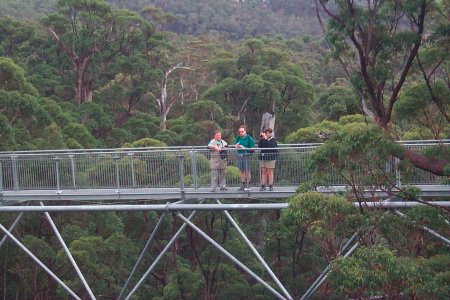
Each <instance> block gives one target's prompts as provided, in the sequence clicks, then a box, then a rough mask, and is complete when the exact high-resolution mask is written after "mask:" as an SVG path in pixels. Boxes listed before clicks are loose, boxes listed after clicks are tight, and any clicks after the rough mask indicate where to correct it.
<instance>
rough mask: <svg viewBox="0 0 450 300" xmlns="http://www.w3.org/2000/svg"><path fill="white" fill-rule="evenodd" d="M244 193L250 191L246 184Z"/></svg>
mask: <svg viewBox="0 0 450 300" xmlns="http://www.w3.org/2000/svg"><path fill="white" fill-rule="evenodd" d="M244 191H246V192H249V191H250V186H249V185H248V183H247V184H246V185H245V187H244Z"/></svg>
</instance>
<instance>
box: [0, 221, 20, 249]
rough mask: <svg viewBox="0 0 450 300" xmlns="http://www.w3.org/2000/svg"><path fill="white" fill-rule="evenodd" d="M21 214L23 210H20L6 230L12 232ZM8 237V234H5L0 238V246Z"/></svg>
mask: <svg viewBox="0 0 450 300" xmlns="http://www.w3.org/2000/svg"><path fill="white" fill-rule="evenodd" d="M22 216H23V212H21V213H20V214H19V215H18V216H17V217H16V219H15V220H14V222H13V223H12V224H11V226H10V227H9V229H8V231H9V232H12V231H13V230H14V228H15V227H16V225H17V224H18V223H19V221H20V219H21V218H22ZM7 238H8V236H7V235H6V234H5V236H4V237H3V238H2V240H1V241H0V248H1V247H2V246H3V244H4V243H5V241H6V239H7Z"/></svg>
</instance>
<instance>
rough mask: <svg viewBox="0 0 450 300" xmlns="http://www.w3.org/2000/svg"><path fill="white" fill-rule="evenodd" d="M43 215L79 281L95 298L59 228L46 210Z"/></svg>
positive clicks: (92, 297)
mask: <svg viewBox="0 0 450 300" xmlns="http://www.w3.org/2000/svg"><path fill="white" fill-rule="evenodd" d="M40 204H41V206H44V203H42V202H41V203H40ZM44 215H45V217H46V218H47V221H48V222H49V223H50V226H51V227H52V229H53V232H54V233H55V235H56V237H57V238H58V240H59V243H60V244H61V246H62V247H63V249H64V252H66V255H67V257H68V258H69V260H70V263H71V264H72V266H73V267H74V269H75V271H76V272H77V274H78V277H79V278H80V280H81V282H82V283H83V285H84V287H85V288H86V290H87V292H88V294H89V296H90V297H91V299H94V300H95V299H96V298H95V296H94V294H93V293H92V290H91V288H90V287H89V284H88V283H87V281H86V279H85V278H84V276H83V273H82V272H81V270H80V268H79V267H78V265H77V263H76V261H75V259H74V258H73V256H72V253H70V250H69V247H67V244H66V242H64V239H63V238H62V236H61V234H60V233H59V230H58V228H57V227H56V225H55V222H53V219H52V217H51V216H50V214H49V213H48V212H44Z"/></svg>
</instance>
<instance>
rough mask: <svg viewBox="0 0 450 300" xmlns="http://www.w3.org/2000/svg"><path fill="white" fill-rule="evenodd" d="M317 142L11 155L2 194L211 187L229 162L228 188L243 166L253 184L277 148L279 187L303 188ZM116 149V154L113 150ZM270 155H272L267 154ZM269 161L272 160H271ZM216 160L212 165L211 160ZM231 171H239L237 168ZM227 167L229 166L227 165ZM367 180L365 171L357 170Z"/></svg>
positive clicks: (2, 166) (391, 165)
mask: <svg viewBox="0 0 450 300" xmlns="http://www.w3.org/2000/svg"><path fill="white" fill-rule="evenodd" d="M432 145H433V144H425V143H421V144H418V143H417V144H413V143H412V144H406V147H411V148H416V147H421V148H426V147H430V146H432ZM445 145H450V143H445ZM318 146H319V145H317V144H302V145H282V146H280V147H279V148H263V149H260V148H247V149H243V150H244V151H246V150H254V151H252V152H253V154H252V153H248V154H249V155H248V156H247V157H245V159H246V160H248V162H245V163H242V161H240V160H242V159H243V157H240V156H239V155H238V153H239V150H241V149H238V148H234V147H230V148H228V150H229V152H228V154H227V155H226V157H220V156H219V155H218V154H215V152H212V151H211V150H209V149H207V148H206V146H201V148H194V147H189V148H179V147H178V148H169V149H168V148H142V149H133V148H131V149H110V150H111V151H107V152H102V151H101V150H100V151H99V150H95V151H93V152H73V151H69V152H64V151H48V152H24V153H23V152H11V153H8V154H1V155H0V192H1V191H2V190H3V191H11V190H14V191H22V190H24V191H25V190H45V189H49V190H64V189H70V190H78V189H110V188H114V189H124V188H125V189H128V188H130V189H133V188H149V187H150V188H172V189H173V188H175V189H180V190H183V189H184V187H193V188H195V189H197V188H199V187H207V186H209V185H210V177H211V169H210V168H211V165H212V164H213V159H219V158H220V159H225V158H226V164H225V162H222V163H221V165H226V168H227V170H228V173H229V174H228V175H227V176H228V177H229V178H228V179H227V184H228V185H230V186H237V185H239V184H240V180H239V173H238V168H239V167H241V168H242V166H243V165H247V166H248V167H247V168H249V169H250V171H251V174H252V178H253V181H252V184H253V185H258V183H259V175H260V174H259V167H260V159H263V158H264V157H263V156H261V155H260V153H261V152H260V150H269V152H270V150H275V149H276V150H277V152H278V154H277V155H276V156H274V157H275V158H276V160H277V162H276V169H275V176H276V184H277V185H279V186H291V187H292V186H298V185H299V184H301V183H302V182H305V181H308V180H311V179H312V176H313V174H312V173H311V172H310V170H309V169H308V164H309V162H310V161H311V158H312V157H311V155H312V154H313V153H314V149H315V148H317V147H318ZM113 150H115V151H113ZM267 154H270V153H267ZM266 157H267V156H266ZM210 160H211V161H210ZM381 163H382V164H385V166H382V168H384V169H385V170H386V172H387V173H389V174H390V175H389V176H390V177H391V178H395V182H393V184H395V185H396V186H401V185H402V184H419V185H435V184H438V185H442V184H444V185H448V182H447V181H446V179H445V178H443V177H439V176H435V175H433V174H431V173H428V172H424V171H422V170H419V169H416V170H415V171H414V172H413V174H403V171H401V170H400V169H399V168H398V160H396V159H395V158H391V159H388V160H387V161H386V162H381ZM231 167H234V168H235V169H234V170H233V169H232V168H231ZM222 168H223V167H222ZM356 172H357V176H361V179H362V178H363V177H364V176H365V174H366V173H365V170H363V169H362V168H361V170H357V171H356ZM327 177H329V179H327V180H328V181H329V182H328V184H329V185H344V184H345V183H344V181H343V179H342V178H341V177H340V176H339V175H338V174H337V172H335V171H333V170H331V171H330V174H329V176H327Z"/></svg>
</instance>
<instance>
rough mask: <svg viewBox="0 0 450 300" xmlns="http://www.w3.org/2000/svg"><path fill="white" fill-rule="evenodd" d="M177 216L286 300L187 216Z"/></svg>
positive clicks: (277, 294)
mask: <svg viewBox="0 0 450 300" xmlns="http://www.w3.org/2000/svg"><path fill="white" fill-rule="evenodd" d="M177 216H178V217H179V218H180V219H182V220H183V221H184V225H185V224H187V225H189V226H190V227H191V228H192V229H194V230H195V231H196V232H197V233H198V234H200V235H201V236H202V237H203V238H204V239H206V240H207V241H208V242H210V243H211V244H212V245H213V246H214V247H216V248H217V249H219V251H220V252H222V253H223V254H224V255H225V256H227V257H228V258H229V259H231V260H232V261H233V262H234V263H235V264H237V265H238V266H239V267H240V268H241V269H242V270H244V271H245V272H247V273H248V274H249V275H250V276H252V277H253V278H254V279H256V280H257V281H258V282H259V283H261V284H262V285H263V286H265V287H266V288H267V289H268V290H270V291H271V292H272V294H274V295H275V296H276V297H277V298H278V299H284V300H285V299H286V298H285V297H284V296H283V295H281V294H280V293H279V292H278V291H277V290H275V289H274V288H273V287H271V286H270V285H269V284H267V283H266V282H265V281H264V280H263V279H262V278H261V277H259V276H258V275H257V274H255V273H254V272H253V271H252V270H250V269H249V268H248V267H247V266H246V265H244V264H243V263H241V262H240V261H239V260H238V259H237V258H235V257H234V256H233V255H232V254H231V253H230V252H228V251H227V250H226V249H225V248H223V247H222V246H221V245H219V244H218V243H217V242H216V241H215V240H213V239H212V238H211V237H210V236H209V235H208V234H206V233H205V232H204V231H203V230H201V229H200V228H198V227H197V226H196V225H195V224H193V223H192V222H191V221H190V220H189V219H187V218H186V217H185V216H183V215H182V214H180V213H178V214H177Z"/></svg>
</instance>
